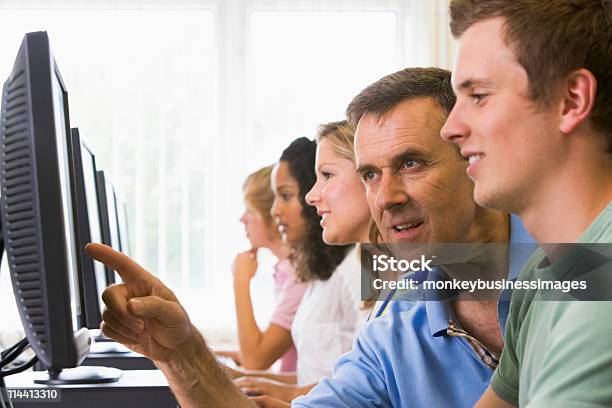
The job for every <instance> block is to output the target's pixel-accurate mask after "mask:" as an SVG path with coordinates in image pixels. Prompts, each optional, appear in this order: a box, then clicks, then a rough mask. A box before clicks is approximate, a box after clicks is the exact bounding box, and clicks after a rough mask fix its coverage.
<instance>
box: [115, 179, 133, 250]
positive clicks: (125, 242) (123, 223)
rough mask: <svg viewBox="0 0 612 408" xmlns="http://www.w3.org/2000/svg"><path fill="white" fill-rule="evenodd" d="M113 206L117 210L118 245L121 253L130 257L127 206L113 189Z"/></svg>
mask: <svg viewBox="0 0 612 408" xmlns="http://www.w3.org/2000/svg"><path fill="white" fill-rule="evenodd" d="M115 206H116V208H117V221H118V223H119V244H120V245H121V252H123V253H124V254H126V255H127V256H129V257H131V256H132V248H131V245H130V244H131V242H130V233H129V229H128V225H129V224H128V216H127V204H126V202H125V200H124V199H123V195H122V194H121V193H119V192H118V191H117V188H115Z"/></svg>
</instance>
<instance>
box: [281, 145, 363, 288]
mask: <svg viewBox="0 0 612 408" xmlns="http://www.w3.org/2000/svg"><path fill="white" fill-rule="evenodd" d="M316 150H317V143H316V142H315V141H313V140H310V139H308V138H306V137H300V138H298V139H295V140H294V141H293V142H291V144H290V145H289V147H287V148H286V149H285V150H284V151H283V153H282V154H281V157H280V161H284V162H286V163H287V164H288V165H289V171H290V173H291V176H292V177H293V178H295V180H296V181H297V183H298V186H299V188H300V193H299V197H300V203H301V204H302V217H303V218H304V220H305V221H306V236H305V238H304V239H303V240H301V241H300V242H299V243H297V244H295V245H294V246H293V250H292V253H291V255H290V259H291V261H292V262H293V263H294V264H295V268H296V276H297V278H298V279H299V280H301V281H311V280H317V279H318V280H327V279H329V277H330V276H331V275H332V274H333V273H334V270H335V269H336V267H337V266H338V265H339V264H340V263H341V262H342V261H343V260H344V257H345V256H346V254H347V252H348V250H349V249H350V248H351V247H352V245H333V246H332V245H327V244H326V243H324V242H323V238H322V234H323V229H322V228H321V225H320V224H319V221H320V220H321V218H320V217H319V215H318V214H317V210H316V209H315V207H312V206H310V205H308V204H306V200H305V196H306V193H308V192H309V191H310V189H311V188H312V186H313V185H314V183H315V181H316V175H315V170H314V168H315V154H316Z"/></svg>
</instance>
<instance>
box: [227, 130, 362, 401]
mask: <svg viewBox="0 0 612 408" xmlns="http://www.w3.org/2000/svg"><path fill="white" fill-rule="evenodd" d="M317 139H318V146H317V155H316V162H315V173H316V176H317V181H316V183H315V185H314V186H313V187H312V189H311V190H310V191H309V192H308V194H307V195H306V202H307V203H308V204H309V205H311V206H314V207H316V209H317V213H318V214H319V215H320V216H321V227H322V228H323V231H322V238H323V241H325V242H326V243H327V244H330V245H344V244H348V243H357V242H368V240H369V235H370V229H371V224H372V223H371V216H370V210H369V208H368V204H367V202H366V200H365V191H364V189H365V187H364V185H363V183H362V182H361V180H360V178H359V176H358V175H357V174H356V173H355V156H354V150H353V139H354V132H353V129H352V128H351V127H350V126H348V124H347V123H346V122H345V121H341V122H332V123H328V124H326V125H322V126H321V127H320V129H319V134H318V137H317ZM360 274H361V265H360V261H359V248H353V249H352V250H351V251H350V252H349V253H348V254H347V256H346V257H345V258H344V260H343V261H342V263H341V264H340V265H339V266H338V267H337V268H336V270H335V271H334V273H333V274H332V276H331V277H329V278H328V279H327V280H315V281H313V282H312V283H311V284H310V287H309V288H308V289H307V290H306V293H305V294H304V298H303V299H302V303H301V304H300V307H299V308H298V311H297V313H296V316H295V319H294V322H293V326H292V330H291V335H292V338H293V341H294V343H295V345H296V347H297V349H298V368H297V383H296V384H295V385H294V384H290V385H287V384H280V383H278V382H273V381H269V380H266V379H254V378H245V379H242V380H241V381H239V382H238V384H239V385H240V386H241V388H242V389H243V390H244V391H246V392H247V393H249V394H263V395H266V396H269V397H273V398H276V399H279V400H282V401H287V402H289V401H291V400H292V399H294V398H296V397H298V396H299V395H304V394H306V393H307V392H308V391H309V390H310V389H311V388H312V387H313V386H314V385H316V384H317V383H318V382H319V381H320V380H321V379H322V378H323V377H325V376H331V373H332V368H333V366H334V364H335V362H336V360H337V359H338V358H339V357H340V356H341V355H342V354H344V353H346V352H347V351H349V350H350V349H351V348H352V345H353V341H354V339H355V337H356V335H357V332H358V331H359V329H360V328H361V326H362V324H363V322H365V320H366V317H367V315H368V314H369V312H370V307H369V305H368V306H365V305H364V302H362V301H361V276H360Z"/></svg>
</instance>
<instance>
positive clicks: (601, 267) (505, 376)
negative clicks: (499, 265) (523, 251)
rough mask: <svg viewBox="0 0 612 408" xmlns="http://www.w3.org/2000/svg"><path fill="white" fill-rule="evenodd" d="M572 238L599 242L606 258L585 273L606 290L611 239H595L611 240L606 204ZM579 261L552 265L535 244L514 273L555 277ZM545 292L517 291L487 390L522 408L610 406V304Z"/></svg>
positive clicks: (611, 276) (611, 218) (610, 281)
mask: <svg viewBox="0 0 612 408" xmlns="http://www.w3.org/2000/svg"><path fill="white" fill-rule="evenodd" d="M578 242H579V243H598V244H599V246H597V248H605V249H604V252H605V254H604V256H605V257H604V258H603V259H604V261H603V262H601V263H599V264H596V266H595V267H594V268H593V269H591V270H590V272H589V274H590V273H591V272H596V273H597V276H598V277H599V278H598V279H597V280H595V282H597V286H599V285H601V287H604V288H610V289H612V263H610V262H608V261H606V260H609V259H610V248H612V245H609V246H608V245H601V244H605V243H612V202H610V203H608V206H607V207H606V208H605V209H604V210H603V211H602V212H601V213H600V214H599V216H598V217H597V218H596V219H595V221H593V223H592V224H591V225H590V226H589V228H588V229H587V230H586V231H585V232H584V233H583V234H582V236H581V237H580V239H579V241H578ZM577 259H579V258H576V257H571V256H567V257H566V256H561V257H560V259H559V260H558V261H556V262H555V263H554V264H553V265H552V266H551V265H548V264H547V258H546V256H545V255H544V252H543V251H542V250H538V251H536V252H535V253H534V254H533V256H532V257H531V259H530V260H529V261H528V262H527V264H526V265H525V267H524V268H523V271H522V272H521V274H520V277H519V279H520V280H521V281H525V280H531V281H534V280H536V279H542V277H550V276H557V277H558V276H559V275H560V274H561V275H563V274H564V273H566V272H567V271H571V270H572V268H575V267H576V264H580V262H576V260H577ZM583 264H584V263H583ZM560 270H563V271H560ZM560 272H561V273H560ZM602 277H603V278H602ZM543 292H545V293H543ZM607 293H609V292H607ZM549 295H550V292H546V291H542V290H540V291H539V292H538V291H537V290H532V291H523V292H522V293H520V294H517V292H516V289H515V292H514V293H513V295H512V300H511V304H510V315H509V317H508V322H507V325H506V346H505V347H504V350H503V352H502V356H501V359H500V363H499V366H498V367H497V369H496V370H495V373H494V374H493V378H492V380H491V386H492V387H493V390H494V391H495V393H496V394H497V395H498V396H499V397H500V398H502V399H503V400H505V401H507V402H509V403H511V404H514V405H519V406H521V407H554V408H560V407H563V408H566V407H567V408H571V407H612V302H611V301H585V300H550V299H553V298H551V297H550V296H549ZM547 296H548V297H547ZM544 298H546V299H548V300H542V299H544ZM600 299H601V297H600ZM606 299H612V297H609V296H608V297H606Z"/></svg>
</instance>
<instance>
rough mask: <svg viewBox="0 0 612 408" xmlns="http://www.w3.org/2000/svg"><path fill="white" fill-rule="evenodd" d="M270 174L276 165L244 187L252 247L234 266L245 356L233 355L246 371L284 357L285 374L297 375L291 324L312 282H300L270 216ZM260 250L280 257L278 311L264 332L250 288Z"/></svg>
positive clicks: (256, 174) (276, 278)
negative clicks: (263, 249) (262, 249)
mask: <svg viewBox="0 0 612 408" xmlns="http://www.w3.org/2000/svg"><path fill="white" fill-rule="evenodd" d="M271 173H272V166H268V167H264V168H262V169H260V170H258V171H256V172H254V173H252V174H251V175H249V176H248V177H247V179H246V181H245V183H244V186H243V192H244V202H245V207H246V209H245V211H244V213H243V214H242V216H241V217H240V222H242V223H243V224H244V227H245V230H246V235H247V238H248V239H249V242H250V244H251V249H249V250H248V251H245V252H242V253H240V254H238V255H237V256H236V259H235V260H234V264H233V268H232V269H233V278H234V298H235V305H236V320H237V323H238V339H239V343H240V352H239V358H236V356H235V355H233V354H231V353H228V354H229V356H230V357H234V359H235V360H238V361H237V362H239V363H241V365H242V366H243V368H245V369H247V370H264V369H267V368H269V367H270V366H271V365H272V364H273V363H274V362H275V361H276V360H278V359H279V358H280V360H281V365H280V371H281V372H294V371H295V370H296V358H297V356H296V351H295V346H294V345H293V341H292V339H291V325H292V323H293V318H294V316H295V312H296V310H297V308H298V305H299V304H300V301H301V300H302V296H303V295H304V291H305V290H306V287H307V284H306V283H305V282H299V281H298V280H297V279H296V275H295V268H294V266H293V264H292V262H291V261H290V260H289V252H290V249H289V247H288V246H287V244H286V243H284V242H283V240H282V238H281V234H280V232H279V231H278V226H277V225H276V224H275V222H274V220H273V218H272V216H271V214H270V209H271V208H272V204H273V202H274V193H273V192H272V188H271V186H270V175H271ZM260 248H267V249H269V250H270V251H271V252H272V254H273V255H274V256H275V257H276V258H277V259H278V262H277V263H276V265H275V266H274V284H275V296H276V308H275V309H274V312H273V313H272V317H271V318H270V323H269V325H268V327H267V328H266V329H265V330H261V329H260V328H259V326H258V325H257V322H256V321H255V315H254V313H253V303H252V301H251V290H250V284H251V279H252V278H253V277H254V276H255V273H256V271H257V251H258V250H259V249H260ZM221 354H225V355H228V354H226V353H221Z"/></svg>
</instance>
